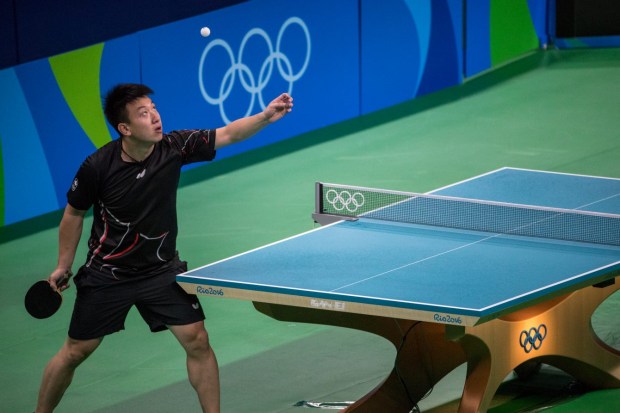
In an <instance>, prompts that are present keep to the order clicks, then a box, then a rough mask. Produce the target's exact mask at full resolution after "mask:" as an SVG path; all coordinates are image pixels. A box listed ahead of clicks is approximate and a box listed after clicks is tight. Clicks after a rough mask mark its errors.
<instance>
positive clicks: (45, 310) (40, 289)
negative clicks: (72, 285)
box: [24, 273, 70, 319]
mask: <svg viewBox="0 0 620 413" xmlns="http://www.w3.org/2000/svg"><path fill="white" fill-rule="evenodd" d="M65 275H66V278H64V279H63V282H62V283H60V285H63V284H64V283H67V282H68V281H69V277H70V273H67V274H65ZM60 285H59V286H60ZM61 304H62V294H61V293H60V292H59V291H56V290H54V289H53V288H52V286H51V285H50V283H49V281H47V280H41V281H37V282H36V283H34V284H32V286H31V287H30V288H29V289H28V292H26V297H25V299H24V305H25V307H26V311H28V314H30V315H31V316H33V317H34V318H38V319H43V318H49V317H51V316H52V315H54V314H55V313H56V311H58V309H59V308H60V306H61Z"/></svg>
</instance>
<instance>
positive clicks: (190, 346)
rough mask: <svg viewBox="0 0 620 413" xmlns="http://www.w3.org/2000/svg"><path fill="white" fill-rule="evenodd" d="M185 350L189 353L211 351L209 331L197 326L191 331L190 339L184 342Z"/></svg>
mask: <svg viewBox="0 0 620 413" xmlns="http://www.w3.org/2000/svg"><path fill="white" fill-rule="evenodd" d="M186 344H187V345H186V350H187V352H188V353H189V354H196V355H197V354H204V353H208V352H210V351H211V345H210V343H209V333H207V330H205V329H204V328H197V329H195V331H193V334H192V335H191V339H190V340H189V341H188V342H187V343H186Z"/></svg>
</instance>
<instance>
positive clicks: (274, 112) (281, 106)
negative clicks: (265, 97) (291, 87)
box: [263, 93, 293, 123]
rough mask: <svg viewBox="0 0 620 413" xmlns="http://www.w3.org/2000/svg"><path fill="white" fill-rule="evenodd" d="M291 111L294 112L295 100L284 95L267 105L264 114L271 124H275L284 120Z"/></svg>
mask: <svg viewBox="0 0 620 413" xmlns="http://www.w3.org/2000/svg"><path fill="white" fill-rule="evenodd" d="M291 110H293V98H292V97H291V95H289V94H288V93H282V94H281V95H280V96H278V97H277V98H275V99H274V100H272V101H271V102H270V103H269V105H267V107H266V108H265V110H264V111H263V113H264V114H265V117H266V118H267V119H268V120H269V122H271V123H273V122H275V121H277V120H279V119H282V118H283V117H284V115H286V114H287V113H289V112H290V111H291Z"/></svg>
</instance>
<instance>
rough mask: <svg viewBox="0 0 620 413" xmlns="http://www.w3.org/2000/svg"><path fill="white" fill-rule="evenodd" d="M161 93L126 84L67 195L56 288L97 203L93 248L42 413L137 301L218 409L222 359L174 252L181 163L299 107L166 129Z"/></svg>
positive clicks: (288, 101) (202, 396)
mask: <svg viewBox="0 0 620 413" xmlns="http://www.w3.org/2000/svg"><path fill="white" fill-rule="evenodd" d="M151 94H153V91H152V90H151V89H150V88H148V87H147V86H144V85H137V84H124V85H118V86H116V87H115V88H113V89H112V90H111V91H110V92H109V93H108V94H107V96H106V99H105V114H106V117H107V119H108V121H109V122H110V124H111V125H112V126H113V127H114V128H115V129H116V130H117V131H118V132H119V134H120V137H119V138H118V139H116V140H114V141H112V142H110V143H108V144H106V145H104V146H103V147H101V148H99V149H98V150H97V151H96V152H95V153H93V154H92V155H90V156H89V157H88V158H86V160H85V161H84V162H83V163H82V165H81V167H80V169H79V170H78V172H77V174H76V176H75V179H74V180H73V183H72V185H71V188H70V190H69V191H68V193H67V200H68V203H67V206H66V208H65V211H64V215H63V218H62V220H61V222H60V227H59V254H58V265H57V267H56V269H55V270H54V271H53V272H52V273H51V274H50V276H49V282H50V284H51V285H52V287H53V288H55V289H58V290H59V291H62V290H64V289H66V288H67V287H68V286H69V284H68V281H69V277H70V274H71V272H70V271H71V267H72V264H73V261H74V258H75V253H76V249H77V246H78V243H79V240H80V236H81V233H82V225H83V221H84V216H85V214H86V212H87V210H89V209H90V208H91V207H93V224H92V229H91V234H90V238H89V240H88V254H87V257H86V262H85V263H84V265H82V266H81V267H80V269H79V271H78V272H77V275H76V277H75V280H74V282H75V285H76V287H77V297H76V300H75V305H74V309H73V315H72V318H71V325H70V327H69V333H68V337H67V339H66V341H65V343H64V345H63V346H62V347H61V349H60V351H59V352H58V353H57V354H56V355H55V356H54V357H53V358H52V359H51V360H50V362H49V363H48V365H47V367H46V368H45V371H44V373H43V380H42V382H41V388H40V390H39V399H38V404H37V410H36V411H37V413H48V412H52V411H53V410H54V408H55V407H56V406H57V405H58V403H59V402H60V400H61V398H62V396H63V394H64V392H65V390H66V389H67V388H68V387H69V384H70V383H71V379H72V377H73V373H74V371H75V369H76V368H77V367H78V366H79V365H80V364H81V363H82V362H83V361H84V360H85V359H86V358H87V357H88V356H89V355H90V354H92V352H93V351H95V349H96V348H97V347H98V346H99V344H101V342H102V340H103V337H104V336H106V335H108V334H112V333H115V332H117V331H120V330H122V329H123V328H124V321H125V317H126V316H127V313H128V311H129V310H130V308H131V307H132V306H134V305H135V306H136V308H137V309H138V311H139V312H140V315H141V316H142V318H143V319H144V320H145V322H146V323H147V324H148V325H149V327H150V329H151V331H153V332H155V331H162V330H166V329H169V330H170V331H171V332H172V334H174V336H175V337H176V338H177V340H178V341H179V342H180V344H181V345H182V346H183V348H184V349H185V351H186V353H187V369H188V376H189V381H190V382H191V384H192V386H193V387H194V389H195V390H196V392H197V394H198V399H199V401H200V405H201V407H202V410H203V412H210V413H212V412H219V411H220V388H219V373H218V365H217V360H216V358H215V355H214V353H213V350H212V349H211V346H210V345H209V337H208V334H207V331H206V329H205V327H204V313H203V311H202V308H201V306H200V303H199V301H198V299H197V298H196V296H193V295H189V294H187V293H185V291H183V289H181V288H180V287H179V286H178V284H177V283H176V281H175V278H176V277H175V276H176V275H177V274H179V273H181V272H184V271H186V270H187V267H186V263H185V262H183V261H181V260H180V259H179V257H178V255H177V251H176V236H177V214H176V191H177V187H178V183H179V177H180V172H181V167H182V166H183V165H185V164H189V163H192V162H200V161H209V160H212V159H213V158H214V157H215V153H216V150H217V149H218V148H221V147H223V146H226V145H230V144H233V143H236V142H240V141H242V140H244V139H247V138H249V137H251V136H252V135H254V134H255V133H257V132H258V131H260V130H261V129H263V128H264V127H265V126H267V125H269V124H270V123H273V122H276V121H277V120H279V119H281V118H282V117H283V116H284V115H286V114H287V113H288V112H290V111H291V108H292V106H293V99H292V98H291V97H290V96H289V95H288V94H286V93H284V94H282V95H280V96H278V97H277V98H276V99H274V100H273V101H272V102H271V103H269V105H268V106H267V107H266V108H265V109H264V110H263V111H262V112H261V113H258V114H256V115H253V116H249V117H245V118H242V119H238V120H236V121H234V122H231V123H229V124H228V125H226V126H224V127H221V128H218V129H214V130H213V129H212V130H180V131H173V132H170V133H163V129H162V123H161V118H160V115H159V113H158V112H157V109H156V108H155V104H154V103H153V101H152V100H151V98H150V97H149V96H150V95H151Z"/></svg>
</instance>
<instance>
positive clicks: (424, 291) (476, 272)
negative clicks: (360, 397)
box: [177, 168, 620, 325]
mask: <svg viewBox="0 0 620 413" xmlns="http://www.w3.org/2000/svg"><path fill="white" fill-rule="evenodd" d="M432 194H439V195H442V196H451V197H462V198H470V199H479V200H487V201H493V202H506V203H516V204H524V205H532V206H540V207H553V208H562V209H575V210H581V211H593V212H598V213H606V214H620V179H613V178H603V177H591V176H582V175H571V174H562V173H551V172H544V171H532V170H524V169H515V168H501V169H498V170H495V171H492V172H489V173H486V174H484V175H480V176H477V177H474V178H471V179H468V180H465V181H462V182H459V183H456V184H453V185H450V186H447V187H444V188H440V189H438V190H435V191H433V192H432ZM618 236H619V237H620V234H619V235H618ZM618 271H620V247H618V246H612V245H601V244H588V243H582V242H575V241H562V240H555V239H545V238H532V237H526V236H515V235H506V234H490V233H488V232H478V231H471V230H457V229H449V228H442V227H434V226H426V225H416V224H404V223H397V222H386V221H380V220H376V219H368V218H363V217H362V218H359V219H357V220H355V221H340V222H337V223H335V224H330V225H326V226H324V227H320V228H316V229H314V230H312V231H308V232H305V233H303V234H300V235H297V236H294V237H291V238H288V239H285V240H282V241H279V242H276V243H273V244H270V245H267V246H264V247H261V248H257V249H255V250H252V251H249V252H246V253H243V254H240V255H237V256H234V257H231V258H228V259H225V260H222V261H218V262H215V263H212V264H209V265H206V266H203V267H200V268H197V269H195V270H192V271H189V272H187V273H184V274H180V275H179V276H177V281H178V282H180V283H182V284H183V283H185V284H186V285H194V286H195V288H196V292H197V293H201V294H207V295H215V296H223V297H227V296H232V297H235V298H239V297H238V296H236V295H235V293H234V291H243V292H244V293H243V296H242V297H241V298H246V299H252V300H256V301H261V300H262V299H265V298H267V301H270V302H274V303H279V302H282V303H287V302H291V300H292V302H293V305H299V303H300V301H299V300H302V301H301V302H302V303H303V300H306V301H307V305H308V306H313V307H317V308H323V309H328V310H336V311H338V310H340V311H355V312H356V311H360V308H361V312H365V307H367V308H369V309H370V310H368V313H373V314H377V313H378V314H381V312H382V311H385V314H386V315H389V314H394V312H396V315H397V316H398V314H400V313H399V311H402V312H403V313H402V314H404V316H403V317H406V318H414V319H424V317H426V318H427V319H428V318H429V317H431V320H434V321H437V322H442V323H446V324H457V325H475V324H479V323H481V322H485V321H488V320H490V319H493V318H496V317H499V316H501V315H503V314H506V313H510V312H513V311H515V310H517V309H519V308H523V307H526V306H528V305H531V304H532V303H535V302H538V301H541V300H543V299H547V298H548V297H552V296H554V295H560V294H564V293H566V292H569V291H573V290H576V289H579V288H581V287H583V286H587V285H592V284H596V283H599V282H603V281H605V280H608V279H611V278H613V277H615V275H617V273H618ZM231 291H232V292H233V293H231ZM246 293H247V295H245V294H246ZM254 295H256V296H257V297H258V298H256V299H255V298H253V297H254ZM351 304H353V305H354V306H353V308H354V309H353V310H350V309H349V308H351ZM301 305H304V304H301Z"/></svg>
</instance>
